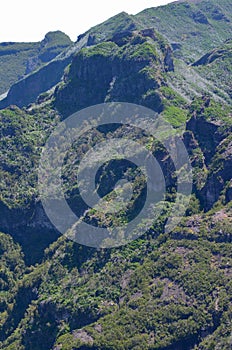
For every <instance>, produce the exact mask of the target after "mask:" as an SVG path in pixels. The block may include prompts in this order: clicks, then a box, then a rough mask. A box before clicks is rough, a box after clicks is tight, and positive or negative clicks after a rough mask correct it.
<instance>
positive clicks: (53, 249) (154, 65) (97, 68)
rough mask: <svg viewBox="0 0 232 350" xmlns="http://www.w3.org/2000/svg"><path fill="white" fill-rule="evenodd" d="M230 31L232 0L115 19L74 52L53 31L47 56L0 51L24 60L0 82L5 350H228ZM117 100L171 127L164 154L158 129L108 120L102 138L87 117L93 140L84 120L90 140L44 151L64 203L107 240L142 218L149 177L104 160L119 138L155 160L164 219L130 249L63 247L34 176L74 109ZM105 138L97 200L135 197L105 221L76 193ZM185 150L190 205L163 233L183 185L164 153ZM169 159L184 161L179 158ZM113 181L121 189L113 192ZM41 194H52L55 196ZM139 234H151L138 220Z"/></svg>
mask: <svg viewBox="0 0 232 350" xmlns="http://www.w3.org/2000/svg"><path fill="white" fill-rule="evenodd" d="M231 21H232V8H231V3H230V2H229V1H227V0H222V1H221V2H220V3H219V2H216V1H215V0H202V1H200V0H192V1H191V0H189V1H177V2H174V3H171V4H169V5H166V6H161V7H157V8H151V9H146V10H144V11H142V12H141V13H139V14H137V15H135V16H131V15H128V14H126V13H125V12H123V13H120V14H118V15H117V16H114V17H112V18H110V19H109V20H107V21H105V22H104V23H102V24H99V25H97V26H95V27H93V28H90V30H89V31H87V32H86V33H83V34H81V35H79V36H78V38H77V41H76V42H75V43H71V42H70V40H69V38H68V37H67V36H66V35H65V34H63V33H61V32H55V33H54V32H53V33H49V34H47V35H46V37H45V39H44V41H43V42H42V43H43V44H42V43H32V44H31V43H29V44H21V43H19V44H17V43H14V44H2V45H1V44H0V51H1V48H5V49H4V50H5V52H7V50H9V47H10V45H11V46H12V50H13V48H14V50H18V52H17V54H16V52H15V53H13V52H11V53H9V52H8V54H9V57H8V58H9V60H8V66H5V67H10V66H11V62H13V59H15V57H16V56H17V57H18V58H19V61H17V62H16V61H14V62H15V67H16V68H15V72H16V71H17V74H16V75H15V77H14V78H13V80H12V81H9V80H8V77H7V78H4V77H3V75H2V79H1V82H2V84H3V85H2V86H3V88H4V86H8V87H7V89H8V88H9V93H8V95H7V96H6V97H5V98H4V99H2V101H0V108H1V110H0V213H1V215H0V232H2V233H0V252H1V257H0V264H1V271H0V286H1V290H0V348H1V349H3V350H16V349H17V350H74V349H80V350H81V349H82V350H84V349H97V350H111V349H114V350H122V349H124V350H125V349H127V350H129V349H139V350H140V349H142V350H151V349H153V350H155V349H156V350H182V349H184V350H209V349H212V350H214V349H215V350H218V349H220V350H228V349H230V348H231V345H232V338H231V329H232V328H231V327H232V300H231V295H232V279H231V276H232V256H231V243H232V231H231V228H232V178H231V173H232V172H231V170H232V137H231V132H232V109H231V63H232V62H231V34H232V33H231V31H232V29H231ZM5 56H7V55H5ZM22 57H24V58H23V59H22V60H21V58H22ZM0 58H1V57H0ZM11 60H12V61H11ZM29 62H30V63H33V64H32V66H30V71H26V75H25V76H23V75H24V74H25V69H26V65H27V64H29ZM34 63H35V65H34ZM4 64H7V62H6V61H5V63H4ZM12 67H13V64H12ZM7 69H8V68H7ZM3 71H4V72H5V71H6V68H4V69H3ZM20 72H21V73H20ZM19 76H21V79H20V80H18V81H17V78H18V77H19ZM9 84H12V85H11V86H9ZM118 101H120V102H121V103H122V102H127V103H135V104H139V105H140V106H144V107H148V108H150V109H151V110H152V111H153V113H154V125H156V124H155V123H156V119H155V116H158V117H162V118H163V120H164V121H166V122H168V123H169V124H170V125H171V126H172V132H171V133H172V135H171V136H172V138H171V141H172V143H171V150H170V148H169V149H168V147H166V146H165V145H166V144H165V143H164V142H163V143H162V141H163V140H164V141H166V140H167V138H168V137H169V136H170V135H167V130H166V129H162V130H161V132H160V134H159V135H156V136H157V138H156V137H154V136H153V135H152V134H151V133H149V129H148V130H143V124H142V123H141V124H139V125H137V126H136V127H133V126H132V125H129V124H128V119H127V115H126V116H125V121H124V120H123V122H124V124H122V123H121V124H120V123H116V125H115V124H112V120H110V123H108V124H106V125H101V126H98V127H95V125H96V124H97V123H98V122H99V120H100V119H99V120H93V123H92V125H91V129H89V130H86V125H87V121H86V120H83V123H82V124H81V127H82V130H83V134H82V135H81V137H80V138H79V139H78V140H76V141H74V142H72V143H71V147H70V144H69V142H70V140H69V138H70V137H71V136H72V134H71V133H70V134H63V135H62V138H61V139H60V140H58V142H57V141H56V140H53V142H54V148H53V152H54V153H52V154H53V156H54V159H53V161H54V164H56V156H55V155H56V152H57V150H58V149H59V147H60V146H62V147H63V149H62V151H61V154H59V157H63V155H64V158H63V160H64V162H63V165H62V169H61V178H62V188H63V191H64V197H65V199H66V200H67V203H68V205H69V206H70V208H71V210H72V212H73V213H75V214H76V215H77V216H78V217H80V218H81V219H83V221H84V222H86V223H88V224H91V225H92V226H94V227H96V226H97V227H100V228H104V227H110V228H111V227H114V225H116V226H117V225H121V224H125V223H128V222H130V221H131V220H132V219H133V218H134V217H136V216H137V214H138V213H139V212H140V210H141V206H143V205H144V201H146V191H147V188H148V186H149V178H148V180H147V179H146V178H145V177H144V176H143V174H142V172H141V171H139V169H138V167H136V166H135V164H134V163H133V162H132V161H130V160H125V159H121V158H120V157H119V158H118V157H114V156H113V151H112V149H111V148H110V140H111V139H124V138H125V139H127V140H130V141H132V142H136V145H137V146H136V147H137V148H139V147H138V145H141V146H142V147H143V148H144V149H146V150H148V151H149V152H150V153H152V154H153V156H154V157H155V159H156V162H157V164H158V166H159V169H160V171H161V172H162V176H163V179H164V182H165V194H164V196H163V197H162V198H161V197H160V199H159V201H158V203H157V206H156V207H155V210H157V211H158V210H159V208H160V207H161V208H162V210H161V211H160V215H159V216H158V217H157V218H155V211H153V212H154V219H153V218H152V223H151V225H149V229H148V230H144V233H143V235H141V236H140V237H139V238H137V239H136V240H133V241H131V242H130V243H128V244H126V245H124V246H120V247H117V248H107V249H104V248H93V247H88V246H85V245H82V244H79V243H76V242H74V241H72V240H69V239H68V237H69V236H68V235H69V234H70V232H66V236H65V235H61V234H60V232H59V231H58V230H57V228H56V227H55V226H54V225H53V224H52V222H51V221H50V220H49V218H48V216H47V214H46V212H45V210H44V208H43V206H42V202H41V200H42V198H41V195H40V194H39V188H38V168H39V164H40V159H41V154H42V152H43V150H44V149H45V148H44V146H45V143H46V141H47V140H48V138H49V136H50V135H51V134H52V132H53V131H54V130H55V128H56V126H58V125H59V124H60V122H61V121H64V122H65V121H66V120H67V117H69V116H70V114H72V113H74V112H77V111H82V109H83V108H86V107H90V106H93V105H97V104H100V103H107V102H118ZM113 106H114V105H113ZM118 108H119V107H118ZM119 111H120V108H119ZM80 115H81V114H79V116H80ZM152 116H153V114H152ZM80 118H81V117H80ZM99 118H101V116H99ZM145 121H146V120H145ZM150 125H151V129H152V126H153V120H152V124H150ZM106 141H107V142H108V145H109V146H108V148H109V149H108V152H109V153H111V152H112V155H111V156H112V158H110V160H108V158H107V157H106V158H105V162H103V164H102V165H101V166H100V167H99V169H98V171H97V173H95V168H94V163H93V164H92V163H91V164H89V165H88V172H89V173H90V174H94V176H95V180H94V181H95V189H96V192H97V193H98V194H99V195H100V197H101V198H102V199H103V200H104V203H105V206H106V208H111V206H110V205H111V203H112V202H114V199H115V198H118V199H121V197H120V195H121V192H124V190H126V189H127V187H126V186H128V183H129V184H130V186H132V190H133V191H132V195H127V197H126V198H124V197H122V198H123V201H124V202H126V201H127V206H126V207H125V206H123V207H121V206H120V205H121V203H122V202H117V201H116V205H117V207H118V206H120V209H121V210H119V211H116V213H115V212H114V211H113V212H111V213H110V215H103V214H104V212H103V213H102V212H98V211H97V210H96V209H95V208H90V207H88V205H87V203H85V201H84V198H83V197H82V193H81V192H80V190H79V185H80V184H81V182H82V181H79V182H78V181H77V169H78V166H79V165H80V162H81V161H82V160H83V159H85V156H86V155H89V154H90V156H91V150H93V149H95V147H97V145H98V144H104V143H105V142H106ZM180 141H181V144H183V145H184V146H185V148H186V150H187V152H188V157H189V161H190V163H191V166H192V176H193V184H192V193H191V196H190V198H189V199H190V202H189V204H188V205H185V200H184V197H185V194H184V192H183V193H181V196H182V197H181V198H182V199H183V201H180V202H179V203H178V208H177V212H176V214H174V215H176V217H175V218H174V219H177V218H178V216H177V215H178V213H179V212H183V213H184V214H183V217H182V219H181V221H180V222H179V223H178V224H176V226H175V227H174V228H173V229H172V231H171V232H168V231H167V230H166V229H165V228H166V225H167V222H168V219H169V217H170V215H171V213H172V210H173V207H174V206H175V203H176V201H177V197H178V195H177V192H178V181H179V175H180V174H178V171H179V169H176V164H175V161H174V160H173V157H172V149H176V148H178V145H180V143H178V142H180ZM67 146H69V149H68V152H67V154H63V153H62V152H64V151H63V150H65V149H66V147H67ZM123 147H125V146H123ZM126 147H127V146H126ZM137 148H136V151H135V154H136V155H139V150H137ZM96 149H97V148H96ZM97 152H98V149H97ZM97 152H95V153H94V154H93V155H92V158H95V160H97V158H98V157H100V155H99V154H98V153H97ZM136 152H137V153H136ZM178 152H179V153H178V156H179V158H178V159H177V160H178V161H181V159H182V156H183V155H182V154H181V148H180V149H179V151H178ZM107 156H108V153H107ZM146 161H147V158H146ZM181 170H183V169H181ZM56 171H57V169H54V168H52V169H51V172H54V173H56ZM181 173H182V172H181ZM45 180H46V178H45ZM121 180H123V181H125V180H127V181H128V182H127V183H126V184H124V183H123V184H122V187H121V188H119V189H117V187H116V185H117V184H118V182H119V181H121ZM146 180H147V181H146ZM83 181H84V179H83ZM123 181H122V182H123ZM182 181H183V183H184V184H187V179H185V178H183V179H182ZM146 182H147V183H146ZM49 185H50V187H49V191H50V189H51V193H52V195H53V192H52V190H53V185H54V184H53V183H50V184H49ZM157 186H158V185H157ZM87 190H89V188H87ZM117 191H118V192H117ZM120 191H121V192H120ZM152 191H155V193H156V192H157V193H158V191H156V188H152ZM125 192H126V191H125ZM126 193H127V192H126ZM54 195H56V193H54ZM55 199H56V197H55ZM60 213H61V214H62V212H60ZM60 219H61V220H63V217H61V218H60ZM67 219H68V218H67ZM143 225H144V226H143ZM141 227H142V228H143V227H147V226H146V222H145V221H144V222H142V223H141ZM112 232H113V231H112ZM93 238H94V237H93Z"/></svg>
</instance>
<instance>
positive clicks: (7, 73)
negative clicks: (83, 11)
mask: <svg viewBox="0 0 232 350" xmlns="http://www.w3.org/2000/svg"><path fill="white" fill-rule="evenodd" d="M71 45H72V41H71V40H70V38H69V37H68V36H67V35H66V34H64V33H62V32H60V31H56V32H49V33H47V34H46V35H45V37H44V39H43V40H42V41H41V42H36V43H14V42H5V43H1V44H0V94H3V93H5V92H6V91H7V90H8V89H9V88H10V86H11V85H12V84H13V83H15V82H16V81H17V80H19V79H21V78H22V77H24V76H25V75H27V74H30V73H31V72H32V71H34V70H36V69H38V68H39V67H41V66H42V65H44V64H46V63H48V62H49V61H51V60H52V59H53V58H55V57H56V56H57V55H59V54H60V53H61V52H62V51H63V50H64V49H65V48H67V47H68V46H71Z"/></svg>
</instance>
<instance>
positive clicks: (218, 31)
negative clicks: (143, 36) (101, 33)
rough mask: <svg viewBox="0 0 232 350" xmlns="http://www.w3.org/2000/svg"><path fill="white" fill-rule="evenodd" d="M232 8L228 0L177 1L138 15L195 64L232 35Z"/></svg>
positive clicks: (181, 55) (188, 61)
mask: <svg viewBox="0 0 232 350" xmlns="http://www.w3.org/2000/svg"><path fill="white" fill-rule="evenodd" d="M231 7H232V4H231V2H230V1H228V0H222V1H220V3H219V2H218V1H217V0H200V1H194V0H193V1H191V0H189V1H177V2H174V3H171V4H168V5H166V6H161V7H158V8H150V9H147V10H144V11H142V12H141V13H139V14H138V15H136V16H135V18H136V20H137V21H139V22H140V23H141V24H142V25H145V26H146V27H153V28H155V29H156V30H158V31H159V32H160V33H161V34H163V35H164V36H165V37H166V38H167V39H168V40H169V41H170V42H171V43H172V45H173V48H174V50H175V54H176V56H177V57H179V58H182V59H184V60H185V61H186V62H187V63H191V62H193V61H195V60H197V59H198V58H200V57H201V56H203V55H204V54H205V53H206V52H207V51H209V50H210V49H213V48H215V47H217V46H218V45H219V44H220V43H223V42H224V41H225V40H227V39H229V38H230V37H231V34H232V25H231V23H232V16H231V12H232V9H231ZM193 48H194V50H193Z"/></svg>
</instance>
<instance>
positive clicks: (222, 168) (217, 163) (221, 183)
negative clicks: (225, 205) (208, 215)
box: [201, 136, 232, 211]
mask: <svg viewBox="0 0 232 350" xmlns="http://www.w3.org/2000/svg"><path fill="white" fill-rule="evenodd" d="M231 174H232V139H231V136H229V137H227V138H226V139H224V140H223V141H222V142H221V143H220V144H219V146H218V147H217V150H216V154H215V156H214V158H213V161H212V164H211V167H210V170H209V175H208V178H207V181H206V184H205V186H204V188H203V189H202V191H201V195H202V198H204V207H205V210H206V211H207V210H209V209H210V208H212V206H213V205H214V203H216V202H217V201H218V199H219V196H220V195H221V193H222V191H223V189H225V186H226V184H227V183H228V182H230V181H231ZM225 200H226V201H227V202H228V201H230V200H231V187H229V188H228V189H227V190H226V193H225Z"/></svg>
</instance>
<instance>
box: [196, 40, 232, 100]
mask: <svg viewBox="0 0 232 350" xmlns="http://www.w3.org/2000/svg"><path fill="white" fill-rule="evenodd" d="M193 66H194V67H197V69H196V70H197V72H199V74H201V76H203V77H204V78H206V79H208V80H209V81H211V82H212V83H213V84H214V85H215V86H217V87H218V88H220V89H222V90H224V91H225V92H226V93H227V94H228V95H229V97H230V99H231V98H232V86H231V75H232V40H231V39H230V40H227V41H226V42H225V43H224V44H223V45H222V46H220V47H218V48H215V49H214V50H213V51H210V52H209V53H207V54H206V55H204V56H203V57H201V58H200V59H199V60H198V61H197V62H195V63H194V64H193Z"/></svg>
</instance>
